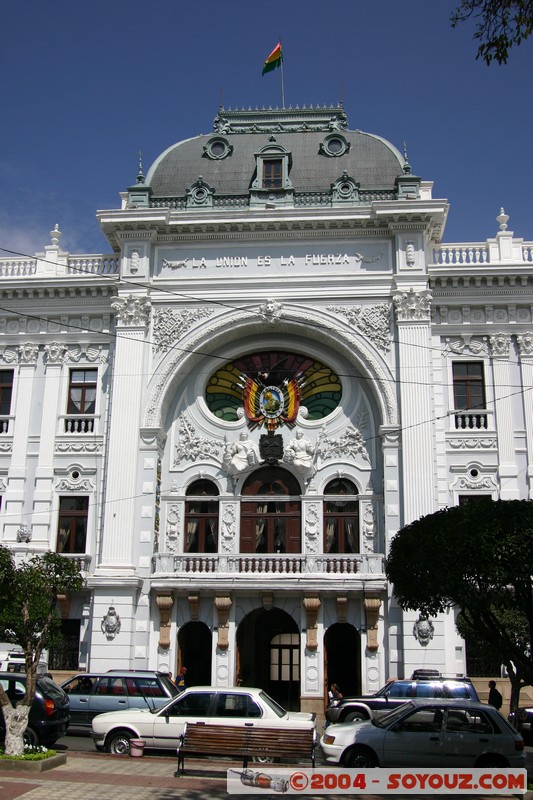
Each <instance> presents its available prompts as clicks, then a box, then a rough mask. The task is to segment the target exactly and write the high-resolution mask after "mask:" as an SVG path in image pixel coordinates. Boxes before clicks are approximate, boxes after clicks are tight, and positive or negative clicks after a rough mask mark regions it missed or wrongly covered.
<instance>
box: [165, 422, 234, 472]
mask: <svg viewBox="0 0 533 800" xmlns="http://www.w3.org/2000/svg"><path fill="white" fill-rule="evenodd" d="M178 440H179V444H178V445H176V450H175V455H174V466H177V465H178V464H180V463H181V461H183V460H185V459H186V460H189V461H205V460H206V459H213V458H216V459H218V454H219V451H220V448H221V446H222V445H221V443H220V442H214V441H213V440H212V439H207V438H202V437H201V436H197V435H196V429H195V427H194V425H193V424H192V422H191V421H190V420H189V419H188V418H187V416H186V415H185V414H184V413H183V414H180V417H179V433H178Z"/></svg>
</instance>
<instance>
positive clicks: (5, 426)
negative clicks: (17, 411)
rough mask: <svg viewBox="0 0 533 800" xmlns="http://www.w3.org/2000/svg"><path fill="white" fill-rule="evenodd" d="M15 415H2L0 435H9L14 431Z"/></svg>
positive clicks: (0, 418)
mask: <svg viewBox="0 0 533 800" xmlns="http://www.w3.org/2000/svg"><path fill="white" fill-rule="evenodd" d="M14 421H15V417H14V416H5V417H0V436H8V435H9V434H10V433H13V422H14Z"/></svg>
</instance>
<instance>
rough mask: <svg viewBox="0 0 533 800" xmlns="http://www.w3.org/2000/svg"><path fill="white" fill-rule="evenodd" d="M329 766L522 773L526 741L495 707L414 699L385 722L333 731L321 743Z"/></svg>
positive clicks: (347, 724) (359, 722)
mask: <svg viewBox="0 0 533 800" xmlns="http://www.w3.org/2000/svg"><path fill="white" fill-rule="evenodd" d="M320 746H321V748H322V752H323V754H324V757H325V759H326V761H327V762H328V764H341V765H342V766H345V767H352V768H355V769H363V768H369V767H385V768H390V767H407V768H409V767H413V768H414V767H443V768H454V767H479V768H482V767H487V768H488V767H519V768H524V767H525V765H526V755H525V752H524V741H523V739H522V737H521V736H520V735H519V734H518V733H517V732H516V731H515V730H514V728H513V727H512V726H511V725H510V724H509V722H508V721H507V720H506V719H505V717H503V716H502V715H501V714H500V712H499V711H497V710H496V709H495V708H494V707H493V706H489V705H484V704H482V703H476V702H474V701H473V700H447V699H439V698H433V699H428V700H419V699H414V700H411V701H410V702H409V703H404V704H403V705H401V706H399V707H398V708H396V709H394V711H391V712H390V713H389V714H386V715H385V716H381V717H379V718H378V719H373V720H370V721H362V720H357V721H354V722H344V723H339V724H337V725H330V726H329V728H326V731H325V733H324V734H323V736H322V738H321V740H320Z"/></svg>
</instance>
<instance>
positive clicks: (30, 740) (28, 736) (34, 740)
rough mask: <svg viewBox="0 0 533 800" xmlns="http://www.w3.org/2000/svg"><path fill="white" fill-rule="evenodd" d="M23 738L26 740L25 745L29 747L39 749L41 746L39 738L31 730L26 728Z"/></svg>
mask: <svg viewBox="0 0 533 800" xmlns="http://www.w3.org/2000/svg"><path fill="white" fill-rule="evenodd" d="M22 738H23V739H24V744H25V745H28V747H37V745H38V744H39V737H38V736H37V734H36V733H35V731H34V730H32V729H31V728H26V730H25V731H24V736H23V737H22Z"/></svg>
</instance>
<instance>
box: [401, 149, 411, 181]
mask: <svg viewBox="0 0 533 800" xmlns="http://www.w3.org/2000/svg"><path fill="white" fill-rule="evenodd" d="M403 162H404V163H403V171H404V174H405V175H410V174H411V165H410V163H409V159H408V157H407V144H406V143H405V142H404V143H403Z"/></svg>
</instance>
